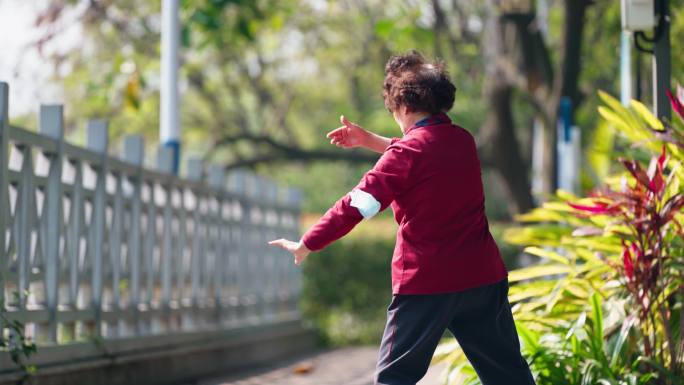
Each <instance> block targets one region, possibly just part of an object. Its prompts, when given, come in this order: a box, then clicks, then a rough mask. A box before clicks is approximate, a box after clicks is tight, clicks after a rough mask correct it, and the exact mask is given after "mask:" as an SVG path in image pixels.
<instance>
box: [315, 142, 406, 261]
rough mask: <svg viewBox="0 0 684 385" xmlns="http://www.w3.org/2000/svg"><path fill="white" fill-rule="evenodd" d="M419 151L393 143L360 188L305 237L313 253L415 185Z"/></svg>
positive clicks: (324, 216)
mask: <svg viewBox="0 0 684 385" xmlns="http://www.w3.org/2000/svg"><path fill="white" fill-rule="evenodd" d="M416 152H417V151H416V150H415V149H414V148H412V147H411V146H410V144H409V143H408V142H407V141H406V140H401V141H397V140H393V141H392V144H390V146H388V147H387V149H386V150H385V152H384V153H383V154H382V156H381V157H380V159H379V160H378V161H377V163H376V164H375V166H374V167H373V168H372V169H371V170H370V171H368V172H367V173H366V174H365V175H364V176H363V177H362V178H361V181H360V182H359V183H358V184H357V185H356V187H355V188H354V189H353V190H352V191H351V192H349V193H348V194H346V195H345V196H343V197H342V198H340V199H339V200H338V201H337V202H335V204H334V205H333V206H332V207H331V208H330V209H329V210H328V211H327V212H326V213H325V214H324V215H323V216H322V217H321V218H320V219H319V220H318V222H317V223H316V224H315V225H313V226H312V227H311V228H310V229H309V230H308V231H307V232H306V233H305V234H304V236H303V237H302V242H304V245H305V246H306V247H307V248H308V249H309V250H312V251H316V250H321V249H323V248H325V247H326V246H327V245H329V244H330V243H332V242H334V241H336V240H338V239H340V238H341V237H343V236H344V235H346V234H347V233H349V232H350V231H351V230H352V229H353V228H354V226H356V225H357V224H358V223H359V222H361V220H363V219H364V218H370V217H372V216H373V215H375V214H377V213H378V212H379V211H383V210H384V209H386V208H387V206H389V205H390V204H391V203H392V201H393V200H394V198H395V197H396V196H397V195H399V194H401V192H403V191H405V190H406V188H407V187H408V186H409V185H410V183H411V169H412V168H413V162H414V161H415V155H416Z"/></svg>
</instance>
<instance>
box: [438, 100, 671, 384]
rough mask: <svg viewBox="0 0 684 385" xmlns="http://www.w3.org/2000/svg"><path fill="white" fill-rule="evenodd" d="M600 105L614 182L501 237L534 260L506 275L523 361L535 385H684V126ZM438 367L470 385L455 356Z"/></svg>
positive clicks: (445, 355) (608, 177) (455, 352)
mask: <svg viewBox="0 0 684 385" xmlns="http://www.w3.org/2000/svg"><path fill="white" fill-rule="evenodd" d="M680 93H681V94H683V95H682V96H684V92H680ZM599 96H600V98H601V100H602V101H603V105H602V106H600V107H599V113H600V115H601V116H602V118H603V120H602V121H601V122H600V123H599V125H600V126H604V127H607V128H608V130H607V131H604V133H605V132H609V133H610V134H611V135H617V137H619V138H620V141H619V142H616V143H617V144H616V145H614V144H613V139H610V141H608V143H609V145H607V146H605V149H603V151H604V152H602V153H601V154H606V153H608V152H610V153H611V154H619V155H620V156H622V157H621V158H620V163H618V164H619V165H620V167H619V168H620V170H621V171H619V172H618V173H617V174H610V170H609V168H607V169H605V173H603V174H602V177H601V180H602V182H603V183H604V184H605V185H606V186H605V187H603V188H601V189H599V190H596V191H595V192H593V193H592V194H590V195H589V196H588V197H585V198H580V197H578V196H575V195H573V194H570V193H568V192H564V191H558V192H557V193H556V194H555V195H554V196H553V197H551V198H550V199H549V200H548V201H547V202H545V203H544V204H543V205H542V206H541V207H538V208H535V209H534V210H532V211H531V212H529V213H526V214H523V215H520V216H518V217H517V218H516V219H517V220H518V221H519V222H521V223H523V224H524V225H523V226H518V227H513V228H510V229H508V230H507V231H506V232H505V235H504V236H505V239H506V241H507V242H509V243H512V244H517V245H521V246H526V247H525V253H527V254H529V255H534V256H537V257H539V258H540V261H539V263H538V264H535V265H531V266H527V267H524V268H520V269H517V270H514V271H511V272H510V273H509V281H510V282H511V283H512V285H511V287H510V292H509V301H510V302H511V304H512V305H513V313H514V317H515V319H516V324H517V326H518V330H519V332H520V334H521V340H522V341H523V352H524V353H525V354H526V358H527V359H528V361H529V362H530V366H531V369H532V371H533V373H534V375H535V377H536V378H537V379H538V383H540V384H542V383H543V384H547V383H549V384H550V383H553V384H580V383H581V384H596V383H598V384H610V385H613V384H615V385H618V384H620V385H622V384H635V385H651V384H668V385H675V384H683V383H684V375H683V368H682V361H684V357H683V355H684V342H682V341H684V340H683V338H684V314H682V313H683V310H682V304H683V303H684V289H683V288H682V287H683V286H684V284H683V282H684V256H683V254H684V253H683V250H684V240H683V238H684V237H683V234H682V224H683V223H684V213H682V211H683V210H682V206H683V205H684V198H682V194H683V193H684V188H683V187H684V168H683V167H682V163H684V145H683V144H684V116H682V119H675V120H673V121H672V122H661V121H660V120H658V119H656V117H655V116H653V114H652V113H651V112H650V111H649V110H648V108H647V107H646V106H644V105H643V104H642V103H640V102H638V101H632V102H631V103H630V104H629V106H624V105H622V104H621V103H620V101H618V100H617V99H615V98H613V97H611V96H610V95H608V94H606V93H603V92H601V93H600V95H599ZM682 99H684V97H680V98H675V97H673V100H674V101H676V102H677V103H678V104H676V105H675V106H674V109H675V111H677V112H678V113H680V115H681V114H684V106H683V105H682V104H681V103H679V102H680V100H682ZM649 158H650V159H651V160H650V163H649ZM612 159H614V157H609V158H607V159H605V160H606V161H607V162H611V161H612ZM631 159H637V160H631ZM602 164H604V163H602ZM608 164H610V163H608ZM642 164H647V165H648V167H644V166H642ZM602 311H605V312H602ZM589 314H591V315H592V316H588V315H589ZM588 331H591V333H589V332H588ZM435 361H437V362H439V361H444V362H447V363H448V369H447V373H446V374H447V378H448V380H447V382H449V383H464V384H471V383H472V384H476V383H478V381H477V377H476V376H475V373H474V371H473V370H472V368H471V367H470V366H469V365H467V361H466V358H465V356H464V355H463V352H462V351H461V350H460V349H459V348H458V345H457V344H455V343H453V342H449V343H445V344H442V345H441V346H440V348H439V349H438V351H437V354H436V360H435ZM459 381H460V382H459Z"/></svg>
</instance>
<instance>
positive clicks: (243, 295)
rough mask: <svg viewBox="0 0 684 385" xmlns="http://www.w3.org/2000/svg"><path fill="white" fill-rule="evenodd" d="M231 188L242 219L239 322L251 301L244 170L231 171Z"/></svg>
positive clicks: (238, 263) (239, 241) (237, 237)
mask: <svg viewBox="0 0 684 385" xmlns="http://www.w3.org/2000/svg"><path fill="white" fill-rule="evenodd" d="M229 179H230V189H231V191H232V192H233V193H235V194H237V200H238V202H239V204H240V221H239V222H238V223H237V228H238V229H239V232H238V234H237V235H236V237H235V238H234V240H235V241H236V242H237V247H236V258H237V261H236V269H237V272H236V275H237V288H238V290H237V294H236V295H237V309H236V313H237V320H236V322H237V323H239V322H241V321H245V320H246V319H247V316H248V309H249V305H250V301H251V297H250V295H251V292H250V288H249V287H248V286H249V283H250V281H251V277H249V247H248V245H247V244H248V243H249V236H250V234H251V232H250V230H249V222H250V203H249V200H248V199H247V194H246V189H247V187H246V176H245V173H244V171H242V170H234V171H232V172H231V173H230V178H229Z"/></svg>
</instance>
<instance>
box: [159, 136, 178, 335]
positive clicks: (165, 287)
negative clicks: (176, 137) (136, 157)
mask: <svg viewBox="0 0 684 385" xmlns="http://www.w3.org/2000/svg"><path fill="white" fill-rule="evenodd" d="M173 156H174V154H173V149H172V148H171V147H164V146H160V147H159V149H158V152H157V169H158V170H159V171H161V172H163V173H166V174H169V179H170V178H171V175H170V174H172V173H173V169H174V167H173V163H174V161H173ZM167 180H168V179H167ZM163 188H164V208H163V221H164V226H163V230H162V231H163V232H162V249H161V251H162V253H161V279H162V308H163V309H165V310H166V311H168V310H170V301H171V267H172V263H173V261H172V259H173V255H174V254H175V250H174V248H173V238H172V230H173V229H172V226H171V219H172V192H173V187H172V183H171V182H170V181H168V182H167V183H165V184H164V186H163ZM169 315H170V313H169V314H167V315H166V317H165V321H168V320H169V319H170V317H169ZM166 327H167V331H168V327H169V324H168V323H167V324H166Z"/></svg>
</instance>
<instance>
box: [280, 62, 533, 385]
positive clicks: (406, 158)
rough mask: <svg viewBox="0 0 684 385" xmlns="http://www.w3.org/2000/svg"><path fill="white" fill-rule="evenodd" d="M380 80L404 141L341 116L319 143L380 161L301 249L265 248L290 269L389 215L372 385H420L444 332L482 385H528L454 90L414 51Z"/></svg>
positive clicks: (290, 245)
mask: <svg viewBox="0 0 684 385" xmlns="http://www.w3.org/2000/svg"><path fill="white" fill-rule="evenodd" d="M385 75H386V76H385V81H384V85H383V97H384V99H385V106H386V107H387V109H388V110H389V111H390V112H391V113H392V115H393V116H394V119H395V120H396V122H397V124H398V125H399V128H400V129H401V132H402V134H403V137H401V138H391V139H390V138H385V137H382V136H379V135H376V134H373V133H371V132H369V131H366V130H364V129H363V128H361V127H359V126H358V125H356V124H353V123H350V122H349V121H348V120H347V119H346V118H344V116H343V117H341V121H342V124H343V126H342V127H339V128H337V129H336V130H334V131H332V132H330V133H329V134H328V137H329V138H330V139H331V143H332V144H335V145H337V146H339V147H343V148H352V147H364V148H367V149H369V150H372V151H376V152H379V153H381V154H382V156H381V157H380V159H379V160H378V162H377V163H376V164H375V166H374V167H373V169H371V170H370V171H368V172H367V173H366V174H365V175H364V176H363V178H362V179H361V181H360V182H359V184H358V185H357V186H356V187H355V188H354V189H353V190H352V191H351V192H350V193H349V194H347V195H345V196H344V197H342V198H341V199H339V200H338V201H337V202H336V203H335V205H333V207H332V208H330V209H329V210H328V211H327V212H326V213H325V215H324V216H323V217H322V218H321V219H320V220H319V221H318V222H317V223H316V224H315V225H313V226H312V227H311V228H310V229H309V230H308V231H307V232H306V233H305V234H304V236H303V237H302V239H301V240H300V241H299V242H293V241H289V240H285V239H279V240H275V241H271V242H270V244H272V245H276V246H280V247H282V248H284V249H286V250H288V251H290V252H291V253H292V254H294V257H295V263H297V264H300V263H302V262H303V261H304V260H305V259H306V257H307V256H308V255H309V253H310V252H311V251H318V250H322V249H323V248H325V247H326V246H327V245H329V244H330V243H331V242H333V241H335V240H337V239H339V238H341V237H343V236H344V235H345V234H347V233H348V232H349V231H351V229H352V228H354V226H355V225H356V224H357V223H359V222H360V221H361V220H363V219H369V218H371V217H372V216H374V215H375V214H377V213H378V212H379V211H382V210H384V209H385V208H387V207H388V206H390V205H391V206H392V209H393V211H394V217H395V219H396V221H397V223H398V224H399V229H398V231H397V241H396V246H395V249H394V255H393V257H392V301H391V303H390V305H389V307H388V309H387V324H386V326H385V331H384V334H383V337H382V343H381V346H380V353H379V357H378V363H377V369H376V378H375V383H376V384H386V385H408V384H415V383H416V382H418V381H419V380H420V379H421V378H422V377H423V376H424V375H425V372H426V371H427V368H428V366H429V364H430V360H431V358H432V355H433V353H434V351H435V348H436V346H437V344H438V342H439V340H440V338H441V337H442V335H443V333H444V331H445V329H449V331H451V333H453V335H454V336H455V337H456V339H457V340H458V343H459V345H460V346H461V348H462V349H463V351H464V353H465V354H466V356H467V357H468V360H470V362H471V363H472V365H473V367H474V368H475V370H476V371H477V374H478V376H479V377H480V380H481V381H482V383H483V384H484V385H514V384H525V385H527V384H534V380H533V378H532V375H531V373H530V370H529V367H528V365H527V363H526V362H525V360H524V359H523V357H522V356H521V354H520V344H519V341H518V336H517V333H516V330H515V324H514V322H513V317H512V315H511V308H510V305H509V303H508V298H507V294H508V280H507V273H506V269H505V267H504V264H503V262H502V260H501V256H500V254H499V249H498V247H497V245H496V243H495V242H494V239H493V238H492V235H491V234H490V232H489V226H488V224H487V218H486V216H485V210H484V193H483V188H482V179H481V171H480V163H479V160H478V157H477V150H476V146H475V141H474V140H473V137H472V136H471V135H470V133H468V131H466V130H464V129H463V128H461V127H459V126H457V125H455V124H453V123H452V122H451V120H450V119H449V117H448V116H447V115H446V113H445V112H446V111H448V110H450V109H451V107H452V106H453V104H454V94H455V91H456V88H455V87H454V85H453V84H452V83H451V81H450V79H449V76H448V74H447V73H446V71H445V69H444V65H443V64H441V63H430V62H427V61H426V60H425V59H424V58H423V56H421V55H420V54H419V53H417V52H410V53H408V54H406V55H401V56H395V57H392V58H391V59H390V60H389V61H388V62H387V65H386V67H385Z"/></svg>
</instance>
